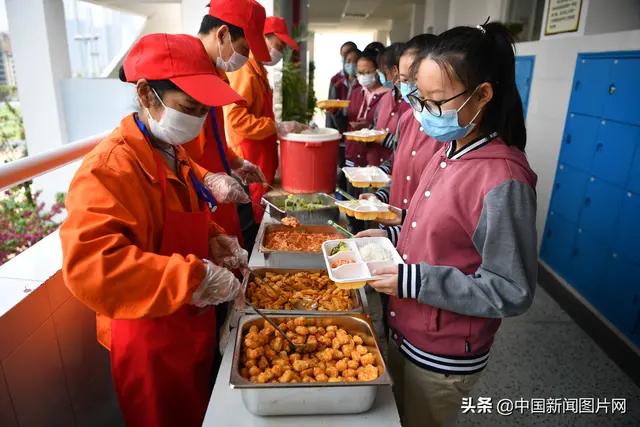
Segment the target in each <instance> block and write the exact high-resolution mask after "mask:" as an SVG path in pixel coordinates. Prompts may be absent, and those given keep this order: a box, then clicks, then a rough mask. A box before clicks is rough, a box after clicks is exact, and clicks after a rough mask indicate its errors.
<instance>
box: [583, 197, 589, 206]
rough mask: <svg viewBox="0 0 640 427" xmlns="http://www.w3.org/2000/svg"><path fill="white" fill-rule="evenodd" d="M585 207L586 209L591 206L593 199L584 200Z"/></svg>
mask: <svg viewBox="0 0 640 427" xmlns="http://www.w3.org/2000/svg"><path fill="white" fill-rule="evenodd" d="M584 205H585V206H586V207H589V206H591V197H587V198H586V199H584Z"/></svg>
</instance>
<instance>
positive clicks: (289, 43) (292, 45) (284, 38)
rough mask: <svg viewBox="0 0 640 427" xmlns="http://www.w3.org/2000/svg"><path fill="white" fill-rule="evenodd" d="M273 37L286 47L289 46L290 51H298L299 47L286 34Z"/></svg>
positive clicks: (277, 34)
mask: <svg viewBox="0 0 640 427" xmlns="http://www.w3.org/2000/svg"><path fill="white" fill-rule="evenodd" d="M275 35H276V36H277V37H278V38H279V39H280V40H282V41H283V42H284V43H286V44H287V46H289V47H290V48H291V49H293V50H300V46H298V43H297V42H296V41H295V40H294V39H292V38H291V37H290V36H289V34H286V33H275Z"/></svg>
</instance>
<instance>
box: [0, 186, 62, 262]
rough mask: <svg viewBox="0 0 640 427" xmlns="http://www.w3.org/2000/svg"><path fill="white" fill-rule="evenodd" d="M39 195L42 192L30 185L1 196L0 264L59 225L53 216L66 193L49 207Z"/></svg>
mask: <svg viewBox="0 0 640 427" xmlns="http://www.w3.org/2000/svg"><path fill="white" fill-rule="evenodd" d="M39 196H40V192H36V193H31V190H30V186H29V184H23V185H20V186H17V187H14V188H12V189H10V190H6V191H5V192H4V195H0V265H1V264H4V263H5V262H7V261H8V260H10V259H11V258H13V257H14V256H16V255H17V254H19V253H20V252H22V251H24V250H25V249H27V248H28V247H30V246H31V245H33V244H34V243H36V242H38V241H39V240H40V239H42V238H43V237H45V236H47V235H48V234H50V233H52V232H53V231H54V230H55V229H56V228H57V227H58V225H59V224H58V223H57V222H56V221H55V220H54V217H55V216H56V215H57V214H59V213H61V212H62V210H63V209H64V195H63V194H59V195H58V196H57V197H56V199H57V200H56V202H55V203H54V204H53V205H52V206H51V208H50V209H48V210H47V209H45V204H44V203H43V202H40V201H39V200H38V199H39Z"/></svg>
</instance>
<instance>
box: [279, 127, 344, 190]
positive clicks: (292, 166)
mask: <svg viewBox="0 0 640 427" xmlns="http://www.w3.org/2000/svg"><path fill="white" fill-rule="evenodd" d="M307 132H308V133H290V134H287V135H286V136H285V137H284V138H281V139H280V174H281V177H282V189H283V190H284V191H286V192H287V193H294V194H301V193H333V192H334V190H335V188H336V168H337V165H338V147H339V143H340V138H341V135H340V132H338V131H337V130H335V129H329V128H319V129H314V130H312V131H307Z"/></svg>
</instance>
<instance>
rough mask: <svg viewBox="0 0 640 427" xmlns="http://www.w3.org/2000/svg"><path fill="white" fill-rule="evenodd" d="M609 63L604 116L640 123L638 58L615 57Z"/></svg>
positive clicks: (639, 72)
mask: <svg viewBox="0 0 640 427" xmlns="http://www.w3.org/2000/svg"><path fill="white" fill-rule="evenodd" d="M611 63H612V65H611V71H610V73H611V79H610V82H609V87H608V88H607V93H608V96H607V101H606V103H605V108H604V117H606V118H609V119H612V120H618V121H621V122H625V123H632V124H636V125H640V109H638V107H637V103H638V100H639V99H640V58H619V59H617V58H616V59H613V60H611Z"/></svg>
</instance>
